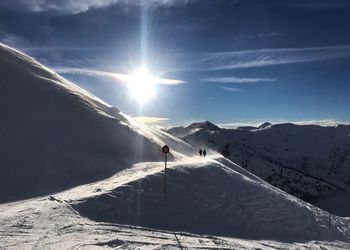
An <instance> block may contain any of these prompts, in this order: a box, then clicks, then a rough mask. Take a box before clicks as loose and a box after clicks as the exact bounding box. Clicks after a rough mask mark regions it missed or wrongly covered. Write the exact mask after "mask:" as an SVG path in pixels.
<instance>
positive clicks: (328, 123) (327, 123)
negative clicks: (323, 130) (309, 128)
mask: <svg viewBox="0 0 350 250" xmlns="http://www.w3.org/2000/svg"><path fill="white" fill-rule="evenodd" d="M266 121H269V119H265V120H264V119H259V120H252V121H238V122H231V123H221V124H217V125H218V126H219V127H222V128H238V127H246V126H247V127H256V128H257V127H259V126H260V125H261V124H263V123H264V122H266ZM270 123H272V124H283V123H293V124H295V125H318V126H322V127H334V126H337V125H339V124H350V122H346V121H341V120H336V119H320V120H272V121H271V120H270Z"/></svg>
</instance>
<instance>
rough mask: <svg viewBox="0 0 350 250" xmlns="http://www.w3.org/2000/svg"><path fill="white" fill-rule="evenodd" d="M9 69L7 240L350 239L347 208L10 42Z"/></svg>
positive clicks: (340, 244)
mask: <svg viewBox="0 0 350 250" xmlns="http://www.w3.org/2000/svg"><path fill="white" fill-rule="evenodd" d="M0 79H1V80H0V81H1V92H0V115H1V125H0V143H1V150H0V178H1V182H0V188H1V192H0V201H1V204H0V248H1V249H100V248H102V249H135V248H137V249H177V248H178V249H187V248H189V249H191V248H194V249H195V248H200V249H350V227H349V226H350V219H349V218H342V217H337V216H335V215H329V214H328V213H327V212H325V211H323V210H321V209H319V208H317V207H314V206H312V205H310V204H308V203H306V202H303V201H301V200H299V199H297V198H295V197H293V196H291V195H289V194H287V193H285V192H283V191H281V190H279V189H277V188H275V187H273V186H271V185H269V184H268V183H266V182H264V181H263V180H261V179H260V178H258V177H256V176H255V175H253V174H251V173H249V172H247V171H246V170H244V169H242V168H241V167H240V166H238V165H237V164H235V163H233V162H231V161H229V160H227V159H225V158H223V157H222V156H221V155H219V154H217V153H215V152H209V154H208V156H207V157H205V158H204V157H199V156H198V155H197V149H195V148H192V147H191V146H190V145H189V144H187V143H185V142H183V141H181V140H180V139H176V138H175V137H173V136H171V135H169V134H167V133H165V132H162V131H160V130H158V129H156V128H153V127H150V126H147V125H145V124H142V123H139V122H137V121H135V120H133V119H132V118H130V117H129V116H127V115H125V114H123V113H121V112H120V111H119V110H118V109H116V108H113V107H111V106H109V105H108V104H106V103H104V102H103V101H101V100H100V99H98V98H97V97H95V96H93V95H92V94H90V93H88V92H87V91H85V90H83V89H81V88H79V87H77V86H76V85H74V84H73V83H71V82H69V81H67V80H65V79H64V78H62V77H61V76H59V75H57V74H56V73H55V72H53V71H51V70H50V69H48V68H46V67H45V66H43V65H41V64H40V63H38V62H37V61H35V60H34V59H33V58H30V57H28V56H26V55H24V54H22V53H21V52H18V51H17V50H14V49H12V48H10V47H8V46H6V45H3V44H1V45H0ZM164 144H167V145H169V146H170V150H171V151H170V153H171V155H170V157H169V162H168V169H167V182H166V183H167V185H166V194H164V192H163V178H164V161H163V157H164V156H163V155H162V152H161V147H162V146H163V145H164Z"/></svg>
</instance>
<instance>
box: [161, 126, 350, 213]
mask: <svg viewBox="0 0 350 250" xmlns="http://www.w3.org/2000/svg"><path fill="white" fill-rule="evenodd" d="M168 132H169V133H171V134H173V135H175V136H178V137H180V138H183V139H184V140H185V141H187V142H189V143H190V144H192V145H198V147H209V148H212V149H214V150H216V151H218V152H220V153H222V154H223V155H225V156H226V157H227V158H229V159H231V160H232V161H234V162H236V163H238V164H239V165H241V166H242V167H244V168H246V169H247V170H249V171H251V172H252V173H254V174H256V175H258V176H259V177H261V178H263V179H264V180H265V181H267V182H269V183H270V184H272V185H274V186H276V187H278V188H280V189H282V190H284V191H286V192H288V193H290V194H292V195H295V196H297V197H299V198H302V199H304V200H307V201H312V200H313V199H315V198H320V197H321V198H322V197H324V196H327V195H331V196H333V194H335V193H337V194H338V193H339V192H344V191H347V190H349V188H350V187H349V184H350V137H349V136H348V135H349V134H350V126H346V125H338V126H337V127H321V126H314V125H308V126H298V125H294V124H276V125H272V124H270V123H264V124H263V125H262V126H260V127H259V128H252V127H243V128H238V129H221V128H219V127H217V126H215V125H214V124H211V123H210V122H203V123H194V124H192V125H190V126H188V127H177V128H172V129H170V130H169V131H168ZM340 196H342V197H347V195H346V194H343V195H340ZM340 196H339V197H340ZM327 198H328V197H327ZM348 201H350V199H348ZM319 204H321V203H319ZM326 207H327V208H330V211H331V212H338V213H339V214H340V215H343V216H344V215H347V216H349V215H350V213H349V211H350V210H347V211H348V212H346V210H344V209H342V207H339V206H338V205H336V206H334V207H333V208H332V207H330V206H326Z"/></svg>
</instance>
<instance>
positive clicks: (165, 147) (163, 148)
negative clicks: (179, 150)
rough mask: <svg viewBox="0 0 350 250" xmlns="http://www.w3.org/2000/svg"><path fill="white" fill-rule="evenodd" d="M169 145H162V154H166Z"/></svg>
mask: <svg viewBox="0 0 350 250" xmlns="http://www.w3.org/2000/svg"><path fill="white" fill-rule="evenodd" d="M169 150H170V149H169V146H168V145H164V146H163V147H162V151H163V153H164V154H167V153H169Z"/></svg>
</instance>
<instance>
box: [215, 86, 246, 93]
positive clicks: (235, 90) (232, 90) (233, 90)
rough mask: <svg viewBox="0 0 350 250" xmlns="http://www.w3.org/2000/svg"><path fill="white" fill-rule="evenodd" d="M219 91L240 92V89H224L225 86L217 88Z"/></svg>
mask: <svg viewBox="0 0 350 250" xmlns="http://www.w3.org/2000/svg"><path fill="white" fill-rule="evenodd" d="M219 88H220V89H222V90H225V91H229V92H242V91H243V90H242V89H238V88H231V87H226V86H219Z"/></svg>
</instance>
